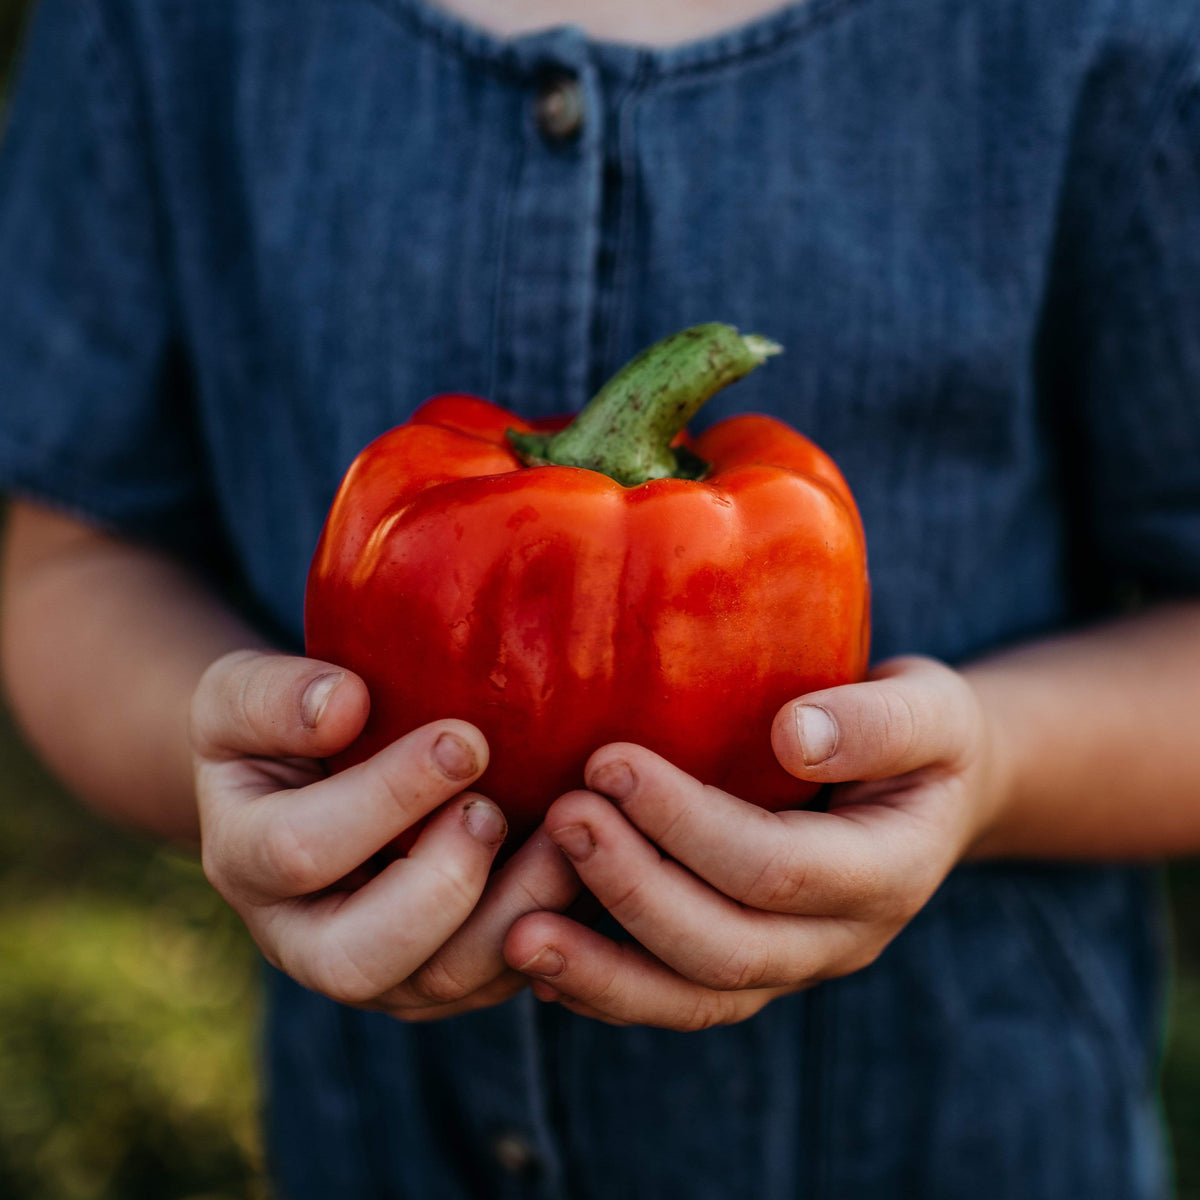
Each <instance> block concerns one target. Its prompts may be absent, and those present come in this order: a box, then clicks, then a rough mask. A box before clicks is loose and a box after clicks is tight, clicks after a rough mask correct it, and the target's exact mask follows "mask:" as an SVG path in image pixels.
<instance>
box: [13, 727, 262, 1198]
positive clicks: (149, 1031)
mask: <svg viewBox="0 0 1200 1200" xmlns="http://www.w3.org/2000/svg"><path fill="white" fill-rule="evenodd" d="M0 780H2V781H3V783H2V785H0V964H2V965H0V1080H3V1087H2V1088H0V1196H4V1197H6V1198H7V1200H264V1198H265V1196H266V1189H265V1186H264V1185H263V1183H262V1182H261V1163H260V1154H259V1149H258V1096H257V1087H256V1085H257V1074H258V1072H257V1069H256V1063H255V1046H256V1038H257V1025H258V1014H259V1004H258V987H257V984H258V966H257V954H256V951H255V950H254V947H253V946H252V945H251V944H250V941H249V938H248V937H247V936H246V934H245V931H244V930H243V929H242V927H241V925H240V924H239V922H238V921H237V919H236V918H235V917H234V915H233V914H232V912H231V911H230V910H229V909H228V908H226V907H225V905H224V903H223V902H222V901H221V900H220V899H219V897H218V896H217V895H216V893H215V892H213V890H212V889H211V888H210V887H209V886H208V884H207V882H206V881H205V879H204V877H203V875H202V873H201V872H200V869H199V867H198V866H197V864H196V863H195V861H194V859H193V858H192V857H190V856H188V855H184V854H181V853H177V852H174V851H171V850H168V849H162V848H157V847H154V846H151V845H149V844H147V843H144V842H142V841H141V840H140V839H137V838H134V837H131V836H129V835H126V834H124V833H122V832H120V831H118V830H115V829H112V828H110V827H108V826H107V825H105V824H104V823H103V822H101V821H100V820H99V819H97V818H95V817H93V816H91V815H90V814H89V813H87V812H85V811H84V810H83V809H82V808H80V807H79V806H78V805H77V804H76V803H75V802H74V801H72V800H71V799H69V798H68V797H67V796H66V795H65V794H64V793H63V791H62V790H61V789H60V788H58V787H56V786H55V785H54V784H53V783H52V782H51V781H50V779H49V778H48V777H47V776H46V774H45V772H44V771H42V770H41V769H40V768H39V767H38V766H37V765H36V764H35V763H34V762H33V760H32V758H31V756H30V755H29V754H28V753H27V752H26V751H25V750H24V749H23V747H21V746H20V744H19V743H18V740H17V737H16V735H15V733H14V732H13V730H12V728H11V725H10V724H9V723H8V722H7V721H5V720H3V719H2V718H0Z"/></svg>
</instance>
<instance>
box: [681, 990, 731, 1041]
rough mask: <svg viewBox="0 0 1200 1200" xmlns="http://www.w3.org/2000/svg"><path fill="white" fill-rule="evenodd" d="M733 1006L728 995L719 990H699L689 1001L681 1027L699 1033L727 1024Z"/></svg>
mask: <svg viewBox="0 0 1200 1200" xmlns="http://www.w3.org/2000/svg"><path fill="white" fill-rule="evenodd" d="M730 1014H731V1007H730V1004H729V1001H728V999H727V997H725V996H724V995H723V994H721V993H719V992H699V993H698V994H697V995H696V996H695V997H693V998H692V1000H691V1001H690V1002H689V1004H688V1007H687V1009H686V1011H685V1013H684V1016H683V1019H682V1021H681V1022H680V1025H679V1028H680V1029H683V1030H686V1031H687V1032H689V1033H699V1032H700V1031H701V1030H703V1029H711V1028H712V1027H713V1026H714V1025H727V1024H729V1021H730Z"/></svg>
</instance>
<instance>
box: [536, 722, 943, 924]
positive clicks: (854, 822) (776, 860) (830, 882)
mask: <svg viewBox="0 0 1200 1200" xmlns="http://www.w3.org/2000/svg"><path fill="white" fill-rule="evenodd" d="M584 777H585V779H586V780H587V782H588V784H589V786H590V787H591V788H592V790H593V791H594V792H601V793H603V794H605V795H608V796H611V797H612V798H613V799H614V800H616V801H617V803H618V805H619V806H620V811H621V813H622V814H623V815H624V816H625V817H626V818H627V819H628V820H629V821H630V822H631V823H632V824H633V825H634V826H636V827H637V828H638V829H639V830H641V832H642V833H643V834H645V836H646V837H647V838H648V839H649V840H650V841H651V842H653V843H655V844H656V845H657V846H659V847H660V848H661V849H662V850H663V851H665V852H666V853H667V854H669V855H670V856H671V857H672V858H673V859H675V860H676V861H678V862H679V863H682V864H683V865H684V866H685V867H687V868H688V870H689V871H691V872H693V873H694V874H695V875H698V876H699V877H700V878H701V879H703V880H705V881H706V882H707V883H709V884H711V885H712V886H713V887H714V888H716V890H717V891H718V892H722V893H724V894H725V895H726V896H730V897H732V898H733V899H734V900H737V901H740V902H741V903H742V904H745V905H748V906H749V907H751V908H754V909H761V910H763V911H765V912H775V913H794V914H804V915H807V916H813V917H834V916H836V917H848V918H857V919H871V918H878V917H884V916H889V915H891V914H892V913H893V912H894V913H895V915H896V916H897V918H898V919H903V917H904V916H905V910H906V907H907V906H909V905H913V906H915V905H919V904H920V903H921V902H923V901H924V900H925V899H926V898H927V897H928V894H930V893H931V892H932V890H933V888H934V887H936V885H937V882H938V881H939V879H940V878H941V874H942V873H944V870H945V869H946V866H947V865H948V864H945V865H944V864H943V862H942V859H943V857H944V855H943V853H942V852H941V851H940V850H938V849H937V848H936V847H934V846H932V845H931V841H932V840H933V839H932V838H931V836H930V831H929V828H928V826H927V824H926V823H925V822H924V821H921V820H915V819H913V817H912V816H911V815H910V812H909V810H908V809H906V808H903V807H899V806H897V807H891V806H888V805H883V804H879V805H878V806H876V808H875V809H874V810H873V811H872V812H870V813H867V812H866V811H864V809H863V808H862V807H853V806H840V807H835V808H833V809H831V811H829V812H805V811H800V812H782V813H772V812H767V810H766V809H763V808H760V807H759V806H758V805H757V804H749V803H747V802H746V801H745V800H739V799H737V797H735V796H730V795H728V794H727V793H725V792H722V791H720V790H719V789H717V788H713V787H706V786H704V785H703V784H701V783H700V782H699V781H698V780H696V779H693V778H692V777H691V776H690V775H688V774H687V773H686V772H684V771H681V770H680V769H679V768H678V767H676V766H674V765H673V764H671V763H669V762H667V761H666V760H665V759H664V758H661V757H659V756H658V755H657V754H653V753H652V752H651V751H649V750H646V749H645V748H644V747H641V746H632V745H627V744H623V743H614V744H613V745H610V746H604V747H603V748H602V749H600V750H598V751H597V752H596V753H595V754H593V755H592V757H591V759H589V761H588V764H587V767H586V768H585V771H584ZM560 803H561V802H560ZM910 807H911V806H910ZM551 811H552V812H553V814H554V820H555V821H556V822H557V821H559V820H562V819H564V818H563V817H562V816H561V812H562V810H561V809H559V808H558V807H557V806H555V808H554V809H552V810H551ZM589 886H590V884H589ZM913 911H915V907H914V909H913ZM908 915H911V914H908Z"/></svg>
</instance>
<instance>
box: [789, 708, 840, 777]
mask: <svg viewBox="0 0 1200 1200" xmlns="http://www.w3.org/2000/svg"><path fill="white" fill-rule="evenodd" d="M796 736H797V737H798V738H799V739H800V753H801V754H802V755H803V756H804V763H805V765H806V766H809V767H815V766H816V765H817V763H823V762H824V761H825V760H826V759H827V758H829V757H830V756H831V755H832V754H833V752H834V750H835V749H837V740H838V728H837V724H836V723H835V722H834V719H833V717H831V716H830V715H829V713H828V712H827V711H826V710H825V709H823V708H818V707H817V706H816V705H815V704H801V705H800V706H799V707H798V708H797V709H796Z"/></svg>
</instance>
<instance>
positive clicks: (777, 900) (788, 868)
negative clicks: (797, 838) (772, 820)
mask: <svg viewBox="0 0 1200 1200" xmlns="http://www.w3.org/2000/svg"><path fill="white" fill-rule="evenodd" d="M807 883H808V866H807V864H806V863H805V861H804V859H803V858H802V857H801V856H800V854H799V853H798V852H797V851H796V849H795V847H794V846H792V845H790V844H789V845H784V846H780V847H778V848H777V849H776V850H775V851H774V853H772V855H771V857H770V858H769V859H768V860H767V862H766V863H765V864H764V865H763V868H762V870H761V871H760V872H759V873H758V875H757V877H756V878H755V879H754V881H753V882H752V883H751V884H750V887H749V888H748V889H747V890H746V895H745V896H744V897H743V899H744V902H745V903H746V904H749V905H750V906H751V907H752V908H761V909H766V910H772V911H785V912H790V911H793V910H795V909H796V908H798V907H799V905H800V900H801V897H802V896H803V895H804V892H805V888H806V886H807Z"/></svg>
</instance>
